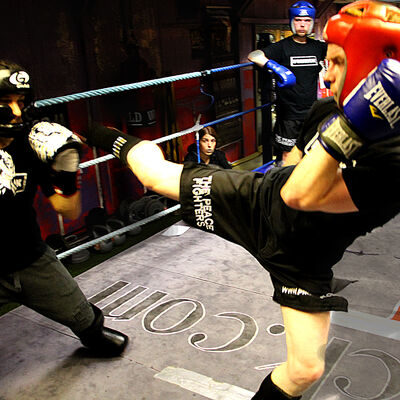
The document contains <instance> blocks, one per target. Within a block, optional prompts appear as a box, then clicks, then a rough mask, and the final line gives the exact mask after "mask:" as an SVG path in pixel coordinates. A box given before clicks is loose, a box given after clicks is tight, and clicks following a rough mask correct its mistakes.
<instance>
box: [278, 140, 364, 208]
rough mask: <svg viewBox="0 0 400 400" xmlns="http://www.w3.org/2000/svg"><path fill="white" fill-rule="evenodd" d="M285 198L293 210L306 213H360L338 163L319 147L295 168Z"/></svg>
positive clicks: (286, 185)
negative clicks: (357, 211)
mask: <svg viewBox="0 0 400 400" xmlns="http://www.w3.org/2000/svg"><path fill="white" fill-rule="evenodd" d="M281 196H282V199H283V201H284V202H285V203H286V204H287V205H288V206H289V207H292V208H295V209H300V210H304V211H326V212H351V211H356V210H357V208H356V207H355V206H354V203H353V202H352V200H351V197H350V195H349V193H348V191H347V187H346V185H345V184H344V181H343V178H342V175H341V170H340V168H339V165H338V162H337V161H336V160H335V159H334V158H332V157H331V156H330V155H329V154H328V153H327V152H326V151H325V150H324V149H323V148H322V146H321V145H320V144H319V143H316V145H315V146H314V148H313V149H312V150H311V151H310V152H309V153H308V154H307V155H305V156H304V157H303V159H302V160H301V161H300V163H299V164H298V165H297V166H296V167H295V169H294V170H293V172H292V174H291V175H290V177H289V179H288V180H287V182H286V184H285V185H284V186H283V188H282V190H281Z"/></svg>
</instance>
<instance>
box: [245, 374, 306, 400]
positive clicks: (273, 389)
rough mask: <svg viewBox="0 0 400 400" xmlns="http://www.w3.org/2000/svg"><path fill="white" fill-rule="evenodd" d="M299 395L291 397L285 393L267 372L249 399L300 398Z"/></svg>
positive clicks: (282, 399) (286, 399)
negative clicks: (256, 390)
mask: <svg viewBox="0 0 400 400" xmlns="http://www.w3.org/2000/svg"><path fill="white" fill-rule="evenodd" d="M300 399H301V396H299V397H293V396H289V395H288V394H286V393H285V392H284V391H282V390H281V389H280V388H279V387H278V386H276V385H275V384H274V383H273V382H272V380H271V374H269V375H268V376H267V377H266V378H265V379H264V380H263V381H262V383H261V385H260V388H259V389H258V392H257V393H256V394H255V395H254V397H252V399H251V400H300Z"/></svg>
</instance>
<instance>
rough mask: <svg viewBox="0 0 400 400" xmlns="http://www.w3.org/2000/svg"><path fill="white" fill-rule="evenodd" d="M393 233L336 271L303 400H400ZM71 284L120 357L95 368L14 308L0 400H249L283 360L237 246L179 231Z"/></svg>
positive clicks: (179, 227)
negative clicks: (114, 337)
mask: <svg viewBox="0 0 400 400" xmlns="http://www.w3.org/2000/svg"><path fill="white" fill-rule="evenodd" d="M57 101H58V100H57ZM43 106H45V105H43ZM254 110H255V109H252V110H248V111H247V112H252V111H254ZM214 123H216V122H215V121H214ZM209 124H212V123H209ZM204 126H205V125H204ZM200 127H201V125H199V124H198V123H196V124H195V125H194V126H193V127H191V128H189V129H187V130H185V131H181V132H177V133H176V134H174V135H170V136H169V137H167V136H166V137H163V138H161V140H162V141H164V140H170V139H171V136H173V137H176V136H175V135H181V134H182V135H183V134H186V133H190V132H195V131H197V130H199V129H201V128H200ZM158 143H159V142H158ZM110 158H112V156H106V157H104V158H101V159H97V160H93V161H90V162H88V163H85V164H81V168H88V167H90V166H92V165H94V164H95V163H97V162H104V161H107V160H108V159H110ZM267 167H270V166H267ZM178 209H179V206H178V205H177V206H173V207H171V208H170V209H167V210H163V211H162V212H160V213H158V214H155V215H153V216H151V217H149V218H147V219H143V220H141V221H138V222H135V223H134V224H132V225H129V226H125V227H123V228H121V230H117V231H114V232H112V233H110V234H109V235H106V236H103V237H100V238H97V239H96V240H94V241H89V242H87V243H84V244H82V245H80V246H77V247H76V248H73V249H70V250H68V251H67V252H64V253H61V254H59V255H58V256H59V258H61V259H62V258H65V257H67V256H69V255H70V254H71V253H73V252H74V251H79V250H81V249H86V248H88V247H90V246H93V245H94V244H96V243H98V242H100V241H104V240H106V239H108V238H111V237H113V236H115V235H117V234H122V233H125V232H128V231H129V230H132V229H134V228H136V227H139V226H142V225H143V224H146V223H149V222H152V221H154V220H157V219H158V218H162V217H163V216H165V215H167V214H169V213H173V212H175V211H177V210H178ZM399 233H400V218H399V217H397V218H396V219H394V220H392V221H390V222H389V223H388V224H387V225H385V226H384V227H383V228H379V229H377V230H375V231H373V232H372V233H371V234H369V235H368V236H366V237H362V238H359V239H358V240H357V241H356V242H355V243H354V244H353V245H352V246H350V248H349V249H348V250H347V251H346V253H345V255H344V257H343V260H342V261H340V262H339V263H338V265H337V266H336V267H335V269H334V270H335V275H336V276H337V277H340V278H342V279H346V280H349V281H352V282H353V283H352V284H350V285H349V286H347V287H346V288H345V289H344V290H343V292H342V293H343V296H345V297H347V298H348V300H349V305H350V307H349V308H350V312H349V313H338V312H332V327H331V331H330V336H329V343H328V348H327V357H326V370H325V374H324V376H323V378H322V379H321V380H320V381H319V382H318V383H317V384H316V385H314V386H313V387H312V388H311V389H310V390H309V391H308V392H307V394H306V395H304V396H303V399H306V400H345V399H360V400H361V399H371V400H372V399H381V400H386V399H394V400H396V399H400V296H399V290H398V279H397V277H398V273H399V260H400V250H399V247H398V243H397V242H398V240H397V239H398V237H399ZM76 280H77V281H78V283H79V286H80V287H81V288H82V290H83V292H84V293H85V294H86V295H87V297H88V298H89V299H90V301H91V302H93V303H94V304H96V305H97V306H98V307H100V308H101V309H102V310H103V312H104V315H105V317H106V325H107V326H109V327H112V328H114V329H117V330H119V331H122V332H124V333H126V334H127V335H128V336H129V337H130V339H131V341H130V344H129V346H128V348H127V349H126V351H125V352H124V353H123V355H122V357H120V358H114V359H98V358H91V357H90V356H89V355H88V353H86V352H85V349H84V348H82V347H81V345H80V342H79V340H78V339H77V338H76V337H75V336H74V335H73V334H72V333H71V332H70V331H69V330H68V329H67V328H65V327H63V326H61V325H58V324H57V323H55V322H53V321H50V320H48V319H46V318H44V317H42V316H41V315H39V314H37V313H35V312H34V311H32V310H29V309H27V308H26V307H23V306H21V307H18V308H17V309H15V310H13V311H11V312H9V313H7V314H5V315H3V316H2V317H0V343H1V345H0V346H1V352H0V399H1V400H11V399H12V400H15V399H18V400H25V399H29V400H35V399H41V400H42V399H57V400H81V399H82V400H83V399H85V400H86V399H96V400H106V399H107V400H109V399H118V400H128V399H129V400H186V399H199V400H202V399H213V400H228V399H229V400H247V399H250V398H251V397H252V395H253V392H254V391H255V390H256V389H257V388H258V385H259V383H260V382H261V381H262V379H263V378H264V377H265V376H266V375H267V374H268V373H269V372H270V371H271V369H273V368H274V367H275V366H276V365H279V364H280V363H281V362H283V361H284V360H285V358H286V350H285V330H284V326H283V324H282V318H281V314H280V309H279V306H278V305H277V304H275V303H273V301H272V293H273V287H272V284H271V282H270V280H269V276H268V273H267V272H266V271H265V270H264V269H263V268H262V267H261V266H260V265H259V264H258V262H257V261H256V260H255V259H254V258H253V257H252V256H251V255H250V254H249V253H247V252H246V251H245V250H244V249H242V248H241V247H239V246H237V245H235V244H232V243H230V242H227V241H225V240H224V239H221V238H219V237H216V236H215V235H212V234H209V233H206V232H202V231H199V230H196V229H194V228H191V227H189V226H187V225H186V224H184V223H183V222H182V221H180V222H177V223H176V224H174V225H172V226H171V227H170V228H168V229H165V230H164V231H162V232H160V233H158V234H156V235H154V236H152V237H150V238H148V239H146V240H144V241H142V242H140V243H138V244H136V245H135V246H133V247H131V248H129V249H127V250H125V251H123V252H121V253H119V254H117V255H115V256H113V257H111V258H109V259H108V260H106V261H104V262H102V263H101V264H99V265H97V266H95V267H93V268H92V269H90V270H88V271H86V272H85V273H83V274H81V275H79V276H78V277H77V278H76ZM15 332H18V334H17V335H15Z"/></svg>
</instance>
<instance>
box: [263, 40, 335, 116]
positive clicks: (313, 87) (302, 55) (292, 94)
mask: <svg viewBox="0 0 400 400" xmlns="http://www.w3.org/2000/svg"><path fill="white" fill-rule="evenodd" d="M326 49H327V44H326V43H325V42H322V41H320V40H314V39H310V38H307V42H306V43H298V42H295V41H294V40H293V36H290V37H288V38H285V39H282V40H280V41H279V42H276V43H273V44H271V45H269V46H268V47H266V48H265V49H262V51H263V52H264V54H265V56H266V57H267V58H268V59H271V60H274V61H276V62H277V63H278V64H280V65H283V66H284V67H286V68H288V69H289V70H290V71H291V72H293V74H294V75H295V76H296V85H295V86H292V87H289V88H279V87H277V88H276V90H277V113H278V115H279V118H281V119H289V120H303V119H304V118H305V116H306V113H307V111H308V110H309V109H310V107H311V105H312V104H313V102H314V101H315V100H317V93H318V91H317V89H318V75H319V71H320V70H321V65H320V62H321V61H323V60H324V59H325V56H326Z"/></svg>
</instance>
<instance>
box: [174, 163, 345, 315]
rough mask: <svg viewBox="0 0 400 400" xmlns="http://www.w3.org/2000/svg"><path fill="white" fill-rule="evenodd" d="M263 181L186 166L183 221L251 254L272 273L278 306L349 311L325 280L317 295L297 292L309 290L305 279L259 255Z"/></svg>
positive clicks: (264, 224) (264, 232) (264, 227)
mask: <svg viewBox="0 0 400 400" xmlns="http://www.w3.org/2000/svg"><path fill="white" fill-rule="evenodd" d="M263 179H264V175H263V174H260V173H254V172H247V171H238V170H225V169H214V168H212V167H206V166H199V165H198V164H195V163H187V164H185V166H184V169H183V172H182V176H181V183H180V203H181V214H182V218H183V220H184V221H185V222H187V223H188V224H189V225H191V226H193V227H195V228H198V229H201V230H203V231H206V232H210V233H214V234H216V235H218V236H220V237H222V238H224V239H227V240H229V241H231V242H233V243H236V244H238V245H240V246H242V247H243V248H245V249H246V250H247V251H249V252H250V254H252V255H253V256H254V257H255V258H256V259H257V260H258V261H259V262H260V263H261V265H262V266H263V267H264V268H265V269H266V270H267V271H268V272H270V275H271V279H272V282H273V285H274V289H275V292H274V297H273V299H274V301H276V302H277V303H279V304H281V305H283V306H287V307H291V308H295V309H298V310H302V311H307V312H311V311H314V312H318V311H329V310H335V311H347V301H346V300H345V299H344V298H341V297H338V296H333V294H332V293H331V292H332V291H333V290H331V285H330V280H329V279H325V282H323V284H322V285H321V286H322V287H321V289H322V290H321V292H320V293H313V294H311V293H310V292H308V291H306V290H305V289H300V288H301V287H307V285H306V284H305V283H306V282H307V281H306V279H302V278H301V275H300V274H297V278H294V277H290V278H289V277H288V276H287V275H286V274H285V273H282V271H280V270H279V267H277V266H273V265H271V264H268V262H264V261H265V260H262V256H260V253H261V252H262V251H261V250H262V248H263V247H264V245H265V243H266V240H267V232H268V231H269V230H268V227H267V225H268V221H266V220H265V219H264V218H263V217H262V213H261V204H260V201H261V200H260V197H261V196H260V191H261V185H262V182H263ZM317 279H318V277H316V280H317ZM319 283H321V280H318V284H319ZM313 286H316V284H315V282H314V284H313ZM318 286H319V285H318Z"/></svg>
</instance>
